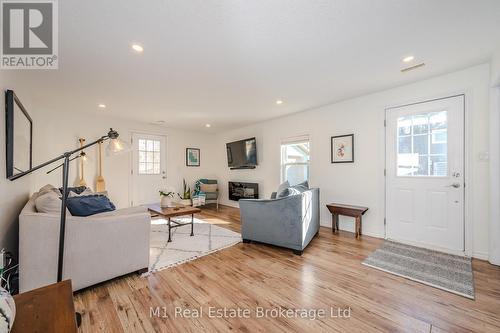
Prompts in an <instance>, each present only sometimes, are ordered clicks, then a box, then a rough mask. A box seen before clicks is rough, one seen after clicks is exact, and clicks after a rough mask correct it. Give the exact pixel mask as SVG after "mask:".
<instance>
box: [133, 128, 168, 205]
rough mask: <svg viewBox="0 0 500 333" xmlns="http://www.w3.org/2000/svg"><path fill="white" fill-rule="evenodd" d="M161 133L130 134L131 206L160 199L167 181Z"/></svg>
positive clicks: (164, 148)
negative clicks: (131, 151)
mask: <svg viewBox="0 0 500 333" xmlns="http://www.w3.org/2000/svg"><path fill="white" fill-rule="evenodd" d="M166 142H167V140H166V138H165V137H164V136H162V135H151V134H142V133H133V134H132V147H133V148H132V149H133V153H132V184H131V185H132V186H131V189H132V193H131V198H132V202H131V205H132V206H134V205H135V206H137V205H144V204H151V203H155V202H158V201H159V200H160V194H159V191H160V190H164V189H165V188H166V182H167V172H166V166H167V162H166V161H167V154H166V153H167V145H166Z"/></svg>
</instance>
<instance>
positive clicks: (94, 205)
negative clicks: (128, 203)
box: [67, 195, 116, 216]
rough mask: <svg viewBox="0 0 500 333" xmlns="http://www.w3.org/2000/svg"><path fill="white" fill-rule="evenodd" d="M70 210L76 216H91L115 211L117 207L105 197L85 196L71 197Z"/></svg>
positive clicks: (69, 200) (69, 201) (68, 202)
mask: <svg viewBox="0 0 500 333" xmlns="http://www.w3.org/2000/svg"><path fill="white" fill-rule="evenodd" d="M67 204H68V209H69V211H70V212H71V214H72V215H74V216H90V215H94V214H98V213H103V212H110V211H113V210H115V209H116V208H115V205H113V203H112V202H111V201H110V200H109V198H108V197H106V196H104V195H85V196H76V197H70V198H68V201H67Z"/></svg>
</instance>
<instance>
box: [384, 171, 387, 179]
mask: <svg viewBox="0 0 500 333" xmlns="http://www.w3.org/2000/svg"><path fill="white" fill-rule="evenodd" d="M385 176H387V169H384V177H385Z"/></svg>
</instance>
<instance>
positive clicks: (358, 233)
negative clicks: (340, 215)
mask: <svg viewBox="0 0 500 333" xmlns="http://www.w3.org/2000/svg"><path fill="white" fill-rule="evenodd" d="M355 219H356V238H359V237H360V236H361V215H359V216H356V217H355Z"/></svg>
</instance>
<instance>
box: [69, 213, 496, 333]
mask: <svg viewBox="0 0 500 333" xmlns="http://www.w3.org/2000/svg"><path fill="white" fill-rule="evenodd" d="M198 217H199V218H202V219H204V220H207V221H209V222H210V223H216V224H218V225H220V226H223V227H226V228H229V229H231V230H234V231H239V230H240V224H239V213H238V210H237V209H234V208H230V207H224V206H220V211H219V212H216V211H215V210H213V209H204V210H203V211H202V213H201V214H200V215H199V216H198ZM381 243H382V240H380V239H376V238H371V237H367V236H362V237H361V239H360V240H356V239H355V237H354V234H351V233H347V232H340V234H337V235H334V234H332V232H331V229H329V228H321V230H320V233H319V235H318V236H317V237H316V238H315V239H314V240H313V241H312V242H311V244H310V245H309V247H308V248H307V249H306V250H305V251H304V254H303V255H302V256H296V255H294V254H292V251H290V250H285V249H280V248H276V247H272V246H267V245H263V244H243V243H240V244H238V245H235V246H233V247H230V248H227V249H225V250H221V251H219V252H216V253H213V254H211V255H208V256H205V257H202V258H200V259H197V260H195V261H191V262H189V263H186V264H183V265H180V266H177V267H175V268H170V269H166V270H163V271H160V272H158V273H154V274H152V275H150V276H149V277H147V278H141V277H139V276H138V275H136V274H131V275H129V276H126V277H124V278H118V279H115V280H112V281H109V282H106V283H103V284H101V285H98V286H96V287H93V288H90V289H87V290H84V291H82V292H78V293H76V294H75V306H76V309H77V311H80V312H81V313H82V326H81V327H80V332H229V331H241V332H305V331H309V332H365V333H366V332H500V268H499V267H496V266H493V265H490V264H488V263H487V262H484V261H479V260H474V261H473V268H474V280H475V288H476V299H475V300H469V299H467V298H464V297H461V296H457V295H454V294H451V293H448V292H445V291H442V290H439V289H436V288H432V287H429V286H425V285H423V284H420V283H417V282H413V281H410V280H407V279H404V278H401V277H397V276H394V275H391V274H388V273H384V272H381V271H378V270H375V269H371V268H368V267H365V266H363V265H361V261H362V260H363V259H364V258H365V257H366V256H368V255H369V254H370V253H371V252H372V251H373V250H375V249H376V248H377V247H378V246H379V245H380V244H381ZM124 260H126V258H124ZM156 307H159V313H154V311H155V309H156ZM209 307H215V308H217V309H220V310H221V311H222V310H223V308H224V307H226V308H228V309H233V310H236V309H237V308H241V309H250V311H251V315H250V318H209V313H208V311H209ZM258 307H262V308H264V309H274V310H276V309H278V308H279V307H281V308H284V309H313V310H314V309H316V310H320V309H323V310H325V311H326V314H325V318H318V319H314V320H312V319H310V318H309V319H304V318H291V319H290V318H282V317H281V318H280V317H278V318H256V313H255V311H257V309H258ZM331 307H333V308H334V309H335V310H336V309H337V308H341V309H349V308H350V317H349V318H336V317H332V316H331V313H330V309H331ZM176 308H179V309H188V310H199V309H200V308H201V309H203V314H202V315H201V316H200V317H199V318H185V317H184V318H183V317H179V316H177V317H176V316H175V311H176ZM151 309H153V310H151ZM151 314H153V315H151ZM318 314H319V313H318ZM157 315H158V316H157ZM164 315H166V316H164ZM191 315H193V313H191ZM346 315H347V313H346ZM311 316H313V313H312V312H311V313H310V314H309V317H311Z"/></svg>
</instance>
